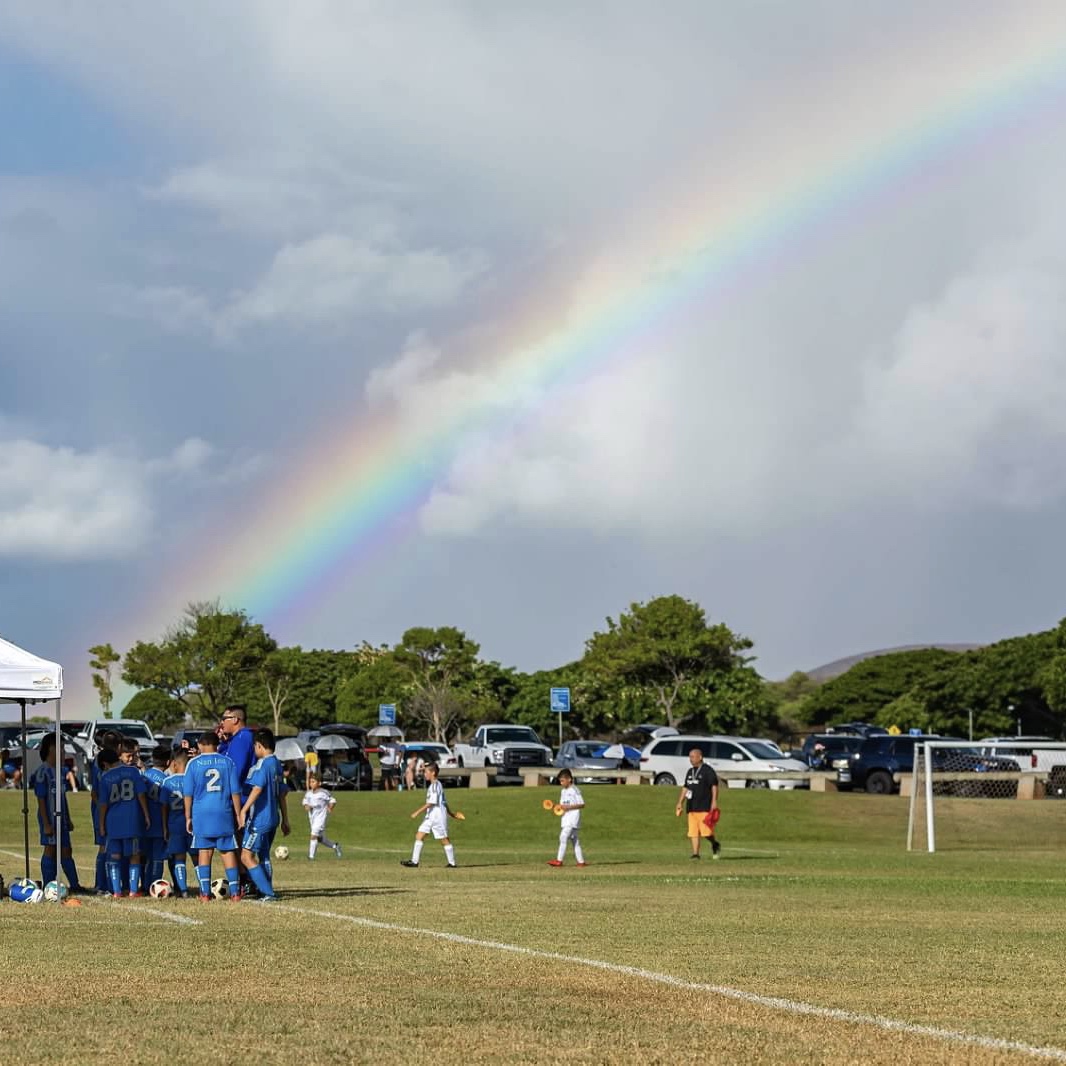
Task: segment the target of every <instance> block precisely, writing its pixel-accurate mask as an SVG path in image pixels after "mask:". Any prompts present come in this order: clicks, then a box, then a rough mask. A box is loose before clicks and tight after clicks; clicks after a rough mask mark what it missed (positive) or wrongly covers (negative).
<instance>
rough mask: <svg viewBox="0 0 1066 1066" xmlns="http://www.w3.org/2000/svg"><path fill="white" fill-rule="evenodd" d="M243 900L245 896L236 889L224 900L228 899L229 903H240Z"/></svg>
mask: <svg viewBox="0 0 1066 1066" xmlns="http://www.w3.org/2000/svg"><path fill="white" fill-rule="evenodd" d="M244 898H245V895H244V893H243V892H242V891H241V890H240V889H237V891H236V892H230V893H229V894H228V895H227V896H226V899H228V900H229V901H230V903H240V901H241V900H242V899H244Z"/></svg>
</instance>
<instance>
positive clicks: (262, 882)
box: [248, 863, 274, 896]
mask: <svg viewBox="0 0 1066 1066" xmlns="http://www.w3.org/2000/svg"><path fill="white" fill-rule="evenodd" d="M248 876H249V877H250V878H251V879H252V884H253V885H255V887H256V888H258V889H259V891H260V892H262V893H263V895H264V896H272V895H274V890H273V889H272V888H271V887H270V881H269V880H267V875H266V870H264V869H263V865H262V863H260V864H259V865H258V866H249V867H248Z"/></svg>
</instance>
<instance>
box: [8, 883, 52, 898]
mask: <svg viewBox="0 0 1066 1066" xmlns="http://www.w3.org/2000/svg"><path fill="white" fill-rule="evenodd" d="M8 894H9V895H10V896H11V898H12V899H13V900H14V901H15V902H16V903H40V902H41V899H42V898H43V896H44V893H43V892H42V891H41V889H40V888H38V887H37V883H36V882H35V881H30V880H29V879H27V878H25V877H20V878H19V879H18V880H17V881H12V883H11V888H10V890H9V892H8Z"/></svg>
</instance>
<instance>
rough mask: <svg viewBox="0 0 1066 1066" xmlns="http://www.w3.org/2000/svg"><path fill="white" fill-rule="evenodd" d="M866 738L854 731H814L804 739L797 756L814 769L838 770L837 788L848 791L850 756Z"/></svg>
mask: <svg viewBox="0 0 1066 1066" xmlns="http://www.w3.org/2000/svg"><path fill="white" fill-rule="evenodd" d="M864 739H865V738H864V737H860V736H859V735H858V734H854V733H812V734H811V735H810V736H809V737H807V738H806V740H804V742H803V746H802V747H801V748H800V750H799V752H798V754H797V757H798V758H799V760H800V762H804V763H806V764H807V765H808V766H809V767H810V768H811V769H812V770H834V771H836V775H837V788H838V789H840V790H841V791H842V792H847V791H849V790H850V789H851V770H850V757H851V754H852V753H853V752H855V751H858V750H859V747H860V745H861V744H862V742H863V740H864ZM819 745H821V750H819Z"/></svg>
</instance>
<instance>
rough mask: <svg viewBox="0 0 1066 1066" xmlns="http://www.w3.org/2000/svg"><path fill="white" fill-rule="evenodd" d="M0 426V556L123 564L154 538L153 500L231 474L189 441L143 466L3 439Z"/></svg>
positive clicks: (124, 458) (203, 446) (105, 453)
mask: <svg viewBox="0 0 1066 1066" xmlns="http://www.w3.org/2000/svg"><path fill="white" fill-rule="evenodd" d="M5 425H6V426H7V427H8V428H10V425H11V424H10V423H0V434H2V435H0V499H3V501H4V505H3V508H2V509H0V557H3V556H7V557H9V558H16V559H18V558H25V559H31V558H36V559H50V560H58V561H78V560H93V559H121V558H126V557H129V556H130V555H133V554H135V553H136V552H138V551H139V550H140V549H142V548H143V547H144V546H145V544H146V543H147V542H148V541H149V540H150V539H151V538H152V536H153V534H154V526H155V520H156V511H157V504H158V495H159V493H160V492H161V491H162V490H163V489H165V487H166V486H167V485H168V484H169V483H170V482H172V481H173V479H175V478H180V479H182V481H183V483H184V485H185V487H186V489H188V488H189V486H190V484H192V485H194V486H195V485H201V486H202V485H211V484H218V483H224V482H225V481H226V480H227V478H229V477H230V476H231V474H232V472H233V470H234V469H237V470H240V471H244V470H246V469H247V462H246V461H241V462H237V463H233V464H230V466H228V467H227V466H226V465H225V464H223V463H218V464H216V465H217V466H218V467H219V469H211V467H210V465H209V464H210V460H211V459H212V458H213V457H214V456H215V449H214V448H212V446H211V445H210V444H208V443H207V442H206V441H203V440H200V439H199V438H195V437H191V438H189V439H187V440H185V441H183V442H182V443H181V444H179V445H178V446H177V447H176V448H175V449H174V450H173V451H172V452H171V453H170V454H169V455H165V456H162V457H159V458H155V459H147V460H141V459H137V458H134V457H130V456H128V455H123V454H119V453H117V452H114V451H110V450H107V449H94V450H90V451H78V450H77V449H74V448H69V447H53V446H50V445H47V444H42V443H41V442H39V441H35V440H32V439H30V438H28V437H24V436H23V437H15V436H9V435H6V434H3V431H4V429H5Z"/></svg>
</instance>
